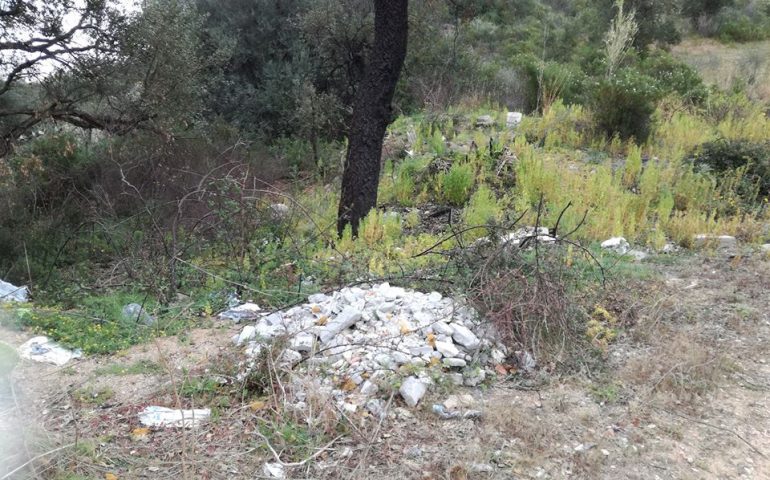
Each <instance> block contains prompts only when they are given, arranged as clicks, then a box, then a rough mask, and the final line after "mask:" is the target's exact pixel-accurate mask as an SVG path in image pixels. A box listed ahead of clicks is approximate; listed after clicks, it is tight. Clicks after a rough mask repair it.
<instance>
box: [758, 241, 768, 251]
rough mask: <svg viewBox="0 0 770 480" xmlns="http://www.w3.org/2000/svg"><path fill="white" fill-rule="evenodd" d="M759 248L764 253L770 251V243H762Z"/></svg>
mask: <svg viewBox="0 0 770 480" xmlns="http://www.w3.org/2000/svg"><path fill="white" fill-rule="evenodd" d="M759 250H760V251H762V252H764V253H770V243H766V244H764V245H762V246H761V247H759Z"/></svg>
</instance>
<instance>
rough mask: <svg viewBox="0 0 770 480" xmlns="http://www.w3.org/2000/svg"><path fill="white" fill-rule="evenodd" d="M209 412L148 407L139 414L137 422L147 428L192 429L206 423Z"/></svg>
mask: <svg viewBox="0 0 770 480" xmlns="http://www.w3.org/2000/svg"><path fill="white" fill-rule="evenodd" d="M209 417H211V410H210V409H208V408H204V409H195V410H177V409H172V408H166V407H157V406H149V407H147V408H145V409H144V410H142V411H141V412H140V413H139V421H140V422H142V425H146V426H148V427H183V428H194V427H197V426H198V425H200V424H201V423H204V422H206V421H208V419H209Z"/></svg>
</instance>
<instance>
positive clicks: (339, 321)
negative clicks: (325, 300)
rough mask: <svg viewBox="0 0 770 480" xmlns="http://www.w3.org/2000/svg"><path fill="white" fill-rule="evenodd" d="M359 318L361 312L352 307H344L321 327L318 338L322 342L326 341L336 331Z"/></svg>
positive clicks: (351, 324) (333, 335)
mask: <svg viewBox="0 0 770 480" xmlns="http://www.w3.org/2000/svg"><path fill="white" fill-rule="evenodd" d="M359 320H361V312H360V311H359V310H358V309H355V308H353V307H345V308H344V309H343V310H342V311H341V312H340V313H339V314H338V315H337V316H336V317H334V319H332V320H330V321H329V323H327V324H326V325H325V326H324V327H323V328H322V329H321V332H320V334H319V338H320V339H321V342H322V343H327V342H328V341H329V340H331V339H332V338H334V337H335V336H336V335H337V334H338V333H340V332H342V331H343V330H345V329H346V328H349V327H351V326H353V325H355V323H356V322H358V321H359Z"/></svg>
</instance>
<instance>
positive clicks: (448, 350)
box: [436, 342, 460, 357]
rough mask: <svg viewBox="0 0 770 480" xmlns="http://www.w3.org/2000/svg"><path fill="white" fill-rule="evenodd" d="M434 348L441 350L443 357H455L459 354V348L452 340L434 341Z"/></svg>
mask: <svg viewBox="0 0 770 480" xmlns="http://www.w3.org/2000/svg"><path fill="white" fill-rule="evenodd" d="M436 350H437V351H439V352H441V354H442V355H443V356H444V357H456V356H458V355H460V350H459V349H458V348H457V347H455V344H454V343H452V342H436Z"/></svg>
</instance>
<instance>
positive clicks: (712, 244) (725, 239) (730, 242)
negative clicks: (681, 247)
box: [692, 234, 738, 250]
mask: <svg viewBox="0 0 770 480" xmlns="http://www.w3.org/2000/svg"><path fill="white" fill-rule="evenodd" d="M692 246H693V247H694V248H714V249H717V250H726V249H732V248H735V247H737V246H738V241H737V240H736V239H735V237H731V236H730V235H707V234H699V235H695V237H693V239H692Z"/></svg>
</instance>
